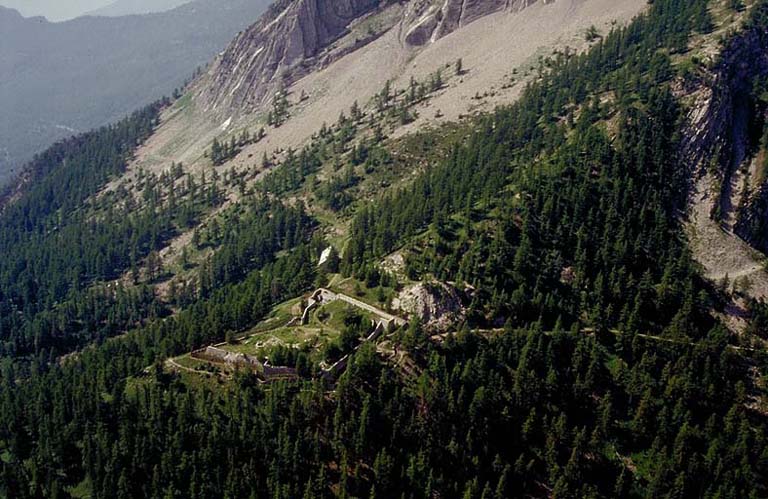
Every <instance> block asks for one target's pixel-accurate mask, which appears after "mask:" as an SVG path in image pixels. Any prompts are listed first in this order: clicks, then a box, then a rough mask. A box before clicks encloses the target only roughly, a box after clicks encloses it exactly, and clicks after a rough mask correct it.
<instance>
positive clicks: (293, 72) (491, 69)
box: [129, 0, 644, 174]
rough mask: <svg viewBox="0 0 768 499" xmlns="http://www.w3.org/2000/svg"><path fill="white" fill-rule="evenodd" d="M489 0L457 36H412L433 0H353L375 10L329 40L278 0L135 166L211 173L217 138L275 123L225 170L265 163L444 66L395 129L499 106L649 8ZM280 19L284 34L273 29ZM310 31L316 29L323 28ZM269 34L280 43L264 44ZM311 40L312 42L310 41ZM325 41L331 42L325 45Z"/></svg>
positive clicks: (170, 117)
mask: <svg viewBox="0 0 768 499" xmlns="http://www.w3.org/2000/svg"><path fill="white" fill-rule="evenodd" d="M476 3H478V2H472V4H473V5H474V4H476ZM479 4H482V5H486V7H487V9H488V14H487V15H485V16H481V17H479V18H476V19H474V20H473V21H472V22H470V23H469V24H467V25H465V26H463V27H462V28H461V29H459V30H456V31H454V32H453V33H451V34H450V35H446V36H443V37H441V38H439V39H435V40H432V41H428V42H426V43H424V44H422V45H412V44H410V43H408V42H407V41H406V40H405V38H406V34H407V32H408V31H409V29H410V28H412V27H413V26H414V25H415V24H418V19H420V17H422V16H423V15H424V12H425V10H426V11H428V10H429V5H431V4H428V3H425V2H417V1H409V2H402V3H400V2H391V3H390V2H384V3H382V4H380V5H379V7H377V8H375V9H373V8H372V7H371V5H372V4H371V3H359V4H358V3H354V4H352V3H351V4H349V5H350V6H355V7H356V8H361V9H363V10H364V11H365V12H364V13H363V14H362V15H361V16H360V17H359V18H357V19H356V20H354V21H352V22H349V24H348V26H347V27H346V28H345V29H344V30H342V31H338V29H339V28H338V26H337V25H336V24H333V23H331V24H333V25H334V26H337V27H336V28H333V29H329V28H327V27H324V28H322V29H321V30H320V32H322V33H324V35H323V36H322V37H320V38H318V37H317V35H316V34H313V35H312V37H305V36H304V35H303V31H302V30H301V29H300V26H301V25H300V23H299V18H297V17H289V16H288V13H293V14H296V13H297V12H310V11H312V10H311V7H310V6H311V5H313V3H312V2H309V1H301V2H282V3H278V4H276V5H275V7H273V8H272V9H271V11H270V13H268V14H267V15H266V17H265V18H264V19H262V20H261V21H260V22H259V23H257V24H256V25H254V26H253V27H251V28H250V29H249V30H247V31H246V32H244V33H243V34H241V35H240V36H239V37H238V38H237V39H236V40H235V41H233V43H232V44H231V45H230V46H229V48H227V50H225V51H224V53H223V54H222V55H221V56H220V57H218V58H217V60H216V61H214V62H213V63H212V65H211V67H210V69H209V71H208V72H206V74H204V75H203V76H202V77H201V78H200V79H199V80H198V81H196V82H195V83H194V84H193V86H192V91H191V92H190V95H189V96H188V97H186V98H185V99H182V100H181V101H179V102H178V103H177V104H176V105H175V106H173V107H172V108H171V109H169V110H168V111H166V112H165V113H164V114H163V117H162V125H161V127H160V129H159V130H158V132H157V133H156V134H155V135H154V136H153V137H152V138H151V139H150V140H149V141H148V143H147V144H145V146H144V147H142V148H141V149H140V151H139V154H138V157H137V161H136V162H135V163H134V164H132V165H130V167H129V174H135V173H136V172H138V171H139V170H141V169H144V170H147V171H152V172H154V173H158V174H159V173H160V172H162V171H163V170H164V169H165V168H167V165H168V164H169V163H170V162H171V161H176V162H179V161H180V162H183V163H184V164H185V165H186V166H187V167H188V168H190V169H192V170H194V171H196V172H200V171H201V170H204V169H206V168H208V167H209V166H210V160H209V159H208V158H206V152H207V151H208V150H209V149H210V148H211V145H212V143H213V140H214V138H217V137H218V138H219V139H223V138H226V139H227V140H229V138H230V137H231V136H233V135H238V134H240V133H241V132H242V131H244V130H250V131H251V132H256V131H257V130H259V129H260V128H261V127H265V129H266V132H267V133H266V136H265V137H264V138H263V139H262V140H260V141H258V142H257V143H251V144H248V145H245V146H244V147H242V148H241V151H240V154H238V155H235V156H233V157H231V158H228V160H227V161H226V168H228V167H230V166H232V167H234V168H236V169H237V170H239V171H246V170H249V169H252V168H253V167H254V166H259V165H258V164H257V163H259V158H261V157H262V156H263V155H264V154H267V155H269V156H271V155H272V154H273V153H274V152H275V151H278V150H280V149H286V148H288V147H294V148H298V147H301V146H303V145H304V144H306V143H307V141H308V140H309V138H310V137H311V136H312V135H313V134H315V133H316V132H318V131H319V130H320V129H321V127H322V124H323V123H324V122H325V123H331V122H332V121H334V120H335V119H336V118H337V117H338V116H339V114H340V113H342V112H345V113H348V112H349V108H350V106H351V105H352V104H353V103H354V102H355V101H357V102H358V104H359V106H361V107H362V108H364V109H367V110H372V109H374V108H375V107H376V104H375V103H374V100H375V97H376V95H378V94H379V93H380V92H381V91H382V89H384V88H385V87H387V86H389V87H391V89H392V92H393V93H394V92H403V91H404V90H406V89H408V88H409V87H410V86H411V85H412V83H413V82H418V83H420V84H425V83H426V82H428V81H429V80H430V79H431V78H432V77H433V75H435V74H436V73H438V72H440V73H441V79H442V80H443V82H442V83H443V84H442V86H441V87H440V88H439V90H438V91H435V92H431V94H430V96H429V98H428V99H423V98H422V99H419V102H418V103H416V105H414V106H412V112H411V115H410V119H409V120H406V121H407V123H405V124H404V125H402V124H401V125H398V126H396V127H393V129H392V130H391V133H393V134H395V135H399V134H403V133H407V132H409V131H412V130H417V129H419V128H422V127H424V126H432V125H440V124H441V123H445V122H448V121H456V120H459V119H460V118H461V117H462V116H464V115H470V114H473V113H477V112H482V111H490V110H492V109H493V107H494V106H495V105H499V104H504V103H509V102H512V101H514V100H515V99H516V98H517V96H518V95H519V93H520V91H521V90H522V89H523V88H524V86H525V84H526V82H528V81H531V80H533V79H535V77H536V73H537V72H538V71H539V70H540V69H541V67H540V66H541V64H542V61H543V60H544V58H546V57H551V56H552V55H553V54H555V53H558V52H563V51H568V50H570V51H572V52H573V51H576V50H583V49H585V48H586V47H588V46H589V44H590V43H594V40H592V41H591V42H588V41H587V40H586V39H585V38H586V37H585V33H586V31H587V30H588V28H590V27H591V26H593V25H594V26H595V29H596V31H597V32H598V34H599V33H600V32H602V33H606V32H607V31H608V30H609V29H610V27H611V26H612V25H614V24H620V23H621V22H625V21H626V20H628V19H630V18H631V17H632V16H634V15H636V14H637V13H638V12H639V11H641V10H642V9H643V8H644V4H643V3H642V2H636V1H635V0H618V1H616V0H586V1H584V0H560V1H557V2H548V1H547V2H545V1H538V2H517V1H516V2H511V3H510V4H509V8H505V9H500V10H499V9H497V3H496V2H488V3H484V2H479ZM327 5H329V6H334V5H336V4H335V3H333V2H329V3H327ZM338 5H344V4H343V2H342V3H339V4H338ZM441 5H442V4H441ZM468 5H469V2H468ZM366 6H367V7H366ZM524 6H527V7H526V8H524V9H523V8H522V7H524ZM329 8H330V7H329ZM435 8H436V7H435ZM300 9H304V10H303V11H302V10H300ZM340 12H345V11H344V9H341V11H340ZM475 12H479V10H475ZM473 17H475V16H473ZM308 19H314V18H308ZM334 19H337V18H336V17H334ZM302 22H306V19H305V20H304V21H302ZM312 22H313V23H315V24H317V23H319V24H320V25H324V23H325V21H322V20H317V19H315V20H312ZM315 24H313V25H312V26H314V25H315ZM278 28H279V29H280V30H282V31H281V33H282V34H283V35H285V36H281V37H278V38H271V37H269V38H264V37H266V36H267V35H266V33H268V32H271V30H277V29H278ZM291 29H294V31H291ZM308 32H310V33H316V32H315V31H314V28H312V29H309V30H308ZM330 33H334V34H332V35H331V34H330ZM596 36H597V35H596ZM262 39H264V40H267V39H268V40H269V44H266V45H260V44H259V42H258V40H262ZM310 39H311V40H313V41H312V42H311V43H310V42H308V41H306V40H310ZM320 39H322V40H325V41H326V45H325V46H323V45H322V44H321V43H316V41H317V40H320ZM289 40H290V42H289ZM305 43H306V45H305ZM287 47H291V50H290V51H286V48H287ZM273 49H274V50H273ZM459 59H461V60H462V64H463V69H462V71H461V72H460V73H461V74H459V75H458V76H457V75H456V71H455V67H454V66H455V64H456V62H457V61H458V60H459ZM388 82H389V83H388ZM279 95H284V96H285V104H286V105H287V107H288V109H287V110H286V113H284V114H285V116H284V117H283V118H282V119H281V120H280V123H279V126H277V127H275V126H270V125H269V121H270V120H269V114H270V111H273V108H274V105H275V103H276V101H280V100H283V99H282V98H277V97H278V96H279ZM254 158H256V159H254Z"/></svg>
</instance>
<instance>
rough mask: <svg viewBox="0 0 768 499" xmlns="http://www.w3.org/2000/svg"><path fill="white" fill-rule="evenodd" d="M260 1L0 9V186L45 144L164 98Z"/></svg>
mask: <svg viewBox="0 0 768 499" xmlns="http://www.w3.org/2000/svg"><path fill="white" fill-rule="evenodd" d="M266 5H267V1H266V0H263V1H250V0H201V1H198V2H194V3H192V4H188V5H185V6H182V7H180V8H179V9H175V10H173V11H170V12H166V13H162V14H154V15H147V16H131V17H126V18H90V17H88V18H80V19H75V20H72V21H68V22H63V23H49V22H47V21H45V20H44V19H42V18H31V19H25V18H22V17H21V16H19V15H18V13H16V12H15V11H13V10H8V9H3V8H0V31H2V33H3V43H2V44H0V74H2V75H3V77H2V78H0V107H2V108H3V115H2V118H0V138H1V139H0V181H3V180H5V179H7V178H8V176H9V175H10V174H11V171H10V170H11V168H14V167H18V166H19V165H20V163H21V162H23V161H25V160H28V159H30V157H31V156H32V155H33V154H34V153H35V152H38V151H40V150H41V149H42V148H44V147H46V146H48V145H49V144H51V143H52V142H53V141H55V140H57V139H59V138H62V137H66V136H69V135H71V134H73V133H77V132H79V131H85V130H88V129H90V128H92V127H94V126H99V125H102V124H104V123H106V122H108V121H112V120H115V119H117V118H118V117H120V116H122V115H124V114H125V113H127V112H129V111H131V110H133V109H135V108H137V107H139V106H141V105H143V104H146V103H148V102H151V101H152V100H154V99H157V98H159V97H160V96H162V95H169V94H170V93H171V92H172V91H173V89H174V87H177V86H179V85H181V84H182V83H183V82H184V79H185V78H188V77H189V76H190V75H191V73H192V72H193V71H194V70H195V68H196V67H198V66H199V65H202V64H205V63H206V62H207V60H208V59H209V58H210V57H211V56H213V55H214V54H215V53H217V51H218V50H220V49H221V47H222V46H224V44H225V43H226V41H227V40H229V39H230V38H231V36H233V35H234V34H235V33H236V32H237V31H238V30H239V29H241V28H243V27H245V26H247V25H248V24H249V23H250V22H252V20H253V19H256V18H257V17H258V15H259V14H260V13H261V12H262V11H263V10H264V8H265V7H266Z"/></svg>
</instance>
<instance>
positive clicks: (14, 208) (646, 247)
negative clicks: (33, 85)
mask: <svg viewBox="0 0 768 499" xmlns="http://www.w3.org/2000/svg"><path fill="white" fill-rule="evenodd" d="M747 8H748V10H747ZM723 13H725V15H727V16H734V15H740V16H743V18H744V22H743V23H742V25H741V26H740V28H739V29H738V30H731V31H729V32H728V33H724V34H721V35H718V36H720V37H721V40H720V41H719V43H718V44H716V45H717V46H718V48H719V50H723V49H724V48H727V47H728V46H729V45H730V44H733V43H738V41H739V39H740V38H739V37H745V36H750V37H753V38H755V39H757V40H759V41H760V43H762V44H764V47H766V48H768V1H765V0H755V1H754V2H747V4H742V3H741V2H731V1H726V2H719V1H718V2H715V1H713V2H708V1H706V0H654V1H653V2H652V3H651V5H650V6H649V9H648V11H647V13H646V14H643V15H641V16H640V17H638V18H637V19H636V20H635V21H633V22H632V23H631V24H629V25H628V26H626V27H617V28H616V29H614V30H613V31H612V32H611V33H609V34H606V35H605V36H604V37H602V38H600V40H599V41H596V42H595V44H594V46H593V47H592V48H591V50H589V51H587V52H585V53H583V54H580V55H575V54H572V53H571V54H559V55H557V56H556V57H554V58H552V59H550V60H548V61H547V63H546V69H545V70H542V73H541V77H540V78H537V79H535V80H534V81H532V82H531V83H530V84H528V85H527V87H526V88H525V90H524V91H523V93H522V96H521V98H520V99H519V100H518V101H517V102H516V103H514V104H512V105H510V106H506V107H502V108H499V109H498V110H496V111H495V112H494V113H492V114H489V115H481V116H478V117H475V118H472V119H468V120H465V121H464V122H462V123H461V124H458V125H455V128H449V127H445V128H436V129H433V130H429V131H426V132H424V133H423V135H421V136H419V137H418V139H414V140H415V141H416V140H418V141H421V144H423V147H421V150H420V152H419V154H413V155H412V156H411V161H413V164H409V163H407V161H406V162H405V163H403V160H402V159H399V160H395V159H393V158H402V157H403V155H402V154H398V153H399V152H400V150H399V148H407V145H408V142H407V140H406V141H405V142H403V141H398V140H388V139H386V138H384V137H383V136H381V134H380V133H377V134H373V135H372V136H371V137H366V138H365V139H364V140H362V141H361V142H359V143H355V144H354V146H352V144H351V142H352V139H351V137H354V136H355V129H356V127H357V126H358V125H359V126H360V127H361V128H362V123H363V120H362V118H360V117H358V116H356V114H357V113H355V112H352V113H350V114H351V118H347V117H345V116H342V117H341V118H340V119H339V122H338V123H337V125H336V126H334V127H331V128H330V129H329V128H327V127H325V126H323V130H322V132H320V133H318V134H316V136H315V137H314V141H313V143H312V144H311V145H310V146H307V148H305V149H304V150H302V151H299V152H294V151H288V153H287V154H286V159H285V160H284V161H283V162H282V164H280V165H277V166H275V167H274V169H272V170H271V172H270V173H269V174H265V175H263V176H261V177H259V179H258V182H257V183H256V184H255V187H254V188H248V187H246V185H245V178H241V177H237V175H235V174H234V173H226V172H225V173H224V174H220V173H219V172H218V171H217V170H215V169H214V170H213V174H210V175H203V176H202V178H199V177H195V176H193V175H192V174H191V173H190V172H186V171H185V169H184V167H183V166H182V165H178V164H174V165H172V168H171V169H170V170H169V171H168V172H167V173H166V174H164V175H163V176H154V175H146V176H143V177H139V178H138V179H137V180H136V183H137V187H136V191H137V192H140V193H141V195H140V197H139V201H137V200H136V199H135V198H134V197H133V195H131V194H129V193H127V192H122V191H121V190H120V189H119V188H117V189H114V190H104V189H103V187H104V185H105V184H106V182H107V181H108V180H109V179H111V178H114V175H115V174H118V173H120V172H122V171H123V170H124V169H125V167H126V162H127V161H128V160H129V159H130V157H131V155H132V154H133V152H134V151H135V148H136V147H137V146H138V145H139V144H140V143H142V142H143V141H144V140H146V139H147V137H148V136H149V135H150V134H151V133H152V130H153V128H154V126H155V125H156V123H157V118H158V113H159V111H160V110H161V109H162V108H163V106H165V105H167V104H168V103H167V102H160V103H158V104H156V105H154V106H150V107H149V108H147V109H145V110H143V111H141V112H138V113H135V114H134V115H132V116H131V117H129V118H127V119H126V120H124V121H122V122H121V123H119V124H117V125H115V126H112V127H108V128H104V129H101V130H97V131H94V132H92V133H90V134H86V135H84V136H81V137H78V138H76V139H73V140H71V141H68V142H65V143H62V144H60V145H58V146H56V147H54V148H53V149H51V150H49V151H48V152H46V153H45V154H43V155H41V156H40V157H39V158H38V159H37V160H36V161H35V162H34V163H33V164H32V165H31V168H32V171H33V172H34V175H35V177H36V180H35V182H34V183H33V184H32V185H30V187H29V188H28V189H27V190H26V191H24V192H23V193H21V194H20V195H19V197H18V199H15V200H9V201H8V203H7V205H6V207H5V208H4V211H3V212H2V214H0V254H1V255H2V260H0V338H1V339H2V342H3V343H2V352H1V353H2V356H3V357H2V373H1V376H0V465H1V466H2V469H1V472H2V480H0V496H2V495H4V496H5V497H9V498H26V497H30V498H31V497H95V498H102V497H103V498H112V497H117V498H128V497H163V498H208V497H228V498H235V497H265V498H266V497H269V498H273V499H293V498H304V499H313V498H330V497H342V498H353V497H357V498H370V499H373V498H424V499H431V498H454V497H455V498H463V499H502V498H508V497H557V498H570V497H574V498H576V497H579V498H581V497H670V498H685V497H707V498H719V497H734V498H735V497H750V498H752V497H754V498H758V497H767V496H768V440H767V438H768V398H767V397H768V393H766V380H765V375H766V374H767V373H766V370H767V369H768V350H767V349H766V345H765V343H764V342H763V341H762V340H763V339H764V338H765V337H766V327H768V326H766V324H768V320H766V315H768V314H766V313H765V310H764V308H765V306H764V305H762V304H758V303H754V304H753V305H754V314H753V316H752V317H751V318H749V321H750V322H749V326H748V328H747V330H746V331H744V332H742V333H740V334H736V333H734V332H732V331H730V330H729V329H728V328H727V327H726V326H725V325H724V324H723V323H722V321H721V317H722V314H723V309H724V308H725V305H726V303H727V301H728V296H727V295H728V293H730V290H729V289H728V288H727V287H722V286H716V285H715V284H713V283H711V282H709V281H707V280H705V279H704V278H703V277H702V271H701V268H700V266H699V265H697V264H696V263H695V262H694V260H693V258H692V255H691V252H690V250H689V245H688V240H687V238H686V235H685V233H684V231H683V230H682V221H681V210H682V207H684V206H685V204H686V199H687V195H688V191H689V188H690V181H691V175H692V174H691V171H690V170H689V165H688V164H687V163H686V161H685V159H684V158H683V157H682V152H681V127H682V124H683V119H684V116H685V113H686V112H687V109H686V105H687V104H686V103H685V102H683V100H682V99H681V95H682V94H683V92H682V91H681V88H682V89H684V88H685V87H686V84H687V82H689V81H692V79H691V78H690V76H691V72H692V71H693V70H692V65H695V64H698V63H699V62H696V61H693V60H692V59H693V57H697V56H696V55H693V54H691V53H689V47H690V43H691V40H693V39H694V38H696V39H704V38H707V37H709V36H714V35H712V31H713V30H714V29H715V27H716V26H719V25H720V24H722V23H723V22H724V21H723V19H722V18H721V17H720V16H722V15H724V14H723ZM713 63H714V64H716V61H714V62H713ZM744 63H745V64H749V63H750V61H744ZM756 88H761V87H756ZM355 107H357V104H355ZM406 112H407V109H406ZM757 125H758V124H756V125H755V126H757ZM759 126H760V127H763V126H765V123H759ZM377 131H378V132H381V130H380V129H377ZM404 143H405V144H406V145H404ZM264 161H265V162H267V161H269V160H268V159H267V158H266V156H265V160H264ZM398 161H399V162H398ZM417 163H418V165H417ZM324 165H331V167H332V168H333V171H335V172H337V173H335V174H334V176H333V177H332V178H324V179H320V178H318V176H317V172H318V170H319V169H320V168H321V167H323V166H324ZM424 165H426V166H424ZM409 167H410V169H409V170H408V172H407V175H406V174H403V175H401V176H402V177H406V176H407V180H406V181H403V182H397V183H394V181H392V183H390V180H391V179H389V177H387V176H386V175H387V172H391V171H396V170H397V169H399V168H405V169H408V168H409ZM369 178H374V179H376V180H375V183H374V184H373V187H372V188H370V190H365V189H366V188H367V187H366V186H368V185H369V184H366V181H368V180H367V179H369ZM381 179H385V180H381ZM225 186H230V187H231V186H238V187H237V188H235V189H234V190H236V191H237V192H238V198H237V200H236V201H235V202H228V201H227V200H226V199H225V196H224V195H223V194H222V191H223V190H224V187H225ZM307 200H314V201H317V202H318V203H317V204H318V205H319V206H315V205H313V204H312V203H307V202H306V201H307ZM211 213H214V214H215V215H213V218H209V219H208V220H209V222H207V223H205V224H201V220H202V219H203V218H204V217H207V216H212V215H210V214H211ZM210 220H214V221H215V223H213V222H210ZM185 233H193V236H192V243H191V246H190V247H193V248H194V249H195V251H196V253H194V254H191V255H189V258H188V259H186V260H184V262H183V264H182V265H180V266H178V267H176V266H175V267H173V268H169V267H168V266H166V267H165V268H163V265H161V263H160V262H162V258H161V257H160V256H159V254H160V253H161V252H162V251H163V250H164V248H166V247H167V246H168V244H169V241H170V240H172V239H173V238H174V237H177V236H179V235H180V234H185ZM329 246H330V247H333V248H335V249H338V250H339V251H338V253H340V256H336V254H334V253H333V252H331V254H333V255H334V258H331V259H330V261H331V262H332V263H327V262H326V263H324V264H323V265H318V258H319V256H320V254H321V253H322V252H323V250H324V249H326V248H329ZM395 253H396V254H397V255H400V256H402V258H403V261H404V264H403V266H404V271H403V274H404V275H399V274H398V273H397V272H390V271H389V270H388V269H387V268H386V266H385V265H383V264H382V262H383V261H385V260H386V259H387V258H388V257H390V256H392V255H393V254H395ZM185 255H186V253H185ZM195 258H197V259H195ZM164 274H173V275H174V276H175V277H174V279H173V280H170V281H169V280H168V279H169V278H168V276H166V275H164ZM332 276H333V277H332ZM335 278H338V279H342V278H347V279H350V282H355V283H356V286H357V287H358V288H360V296H361V297H363V296H364V293H365V291H366V290H377V292H378V293H380V294H381V295H382V298H384V296H383V295H385V294H386V293H388V292H389V290H392V289H397V288H398V287H401V286H402V285H403V284H404V283H405V282H406V281H407V282H409V283H414V282H429V281H432V280H437V281H440V282H447V283H450V284H451V286H452V287H454V288H455V289H460V290H466V293H465V295H464V296H466V301H467V307H466V308H467V313H466V318H465V319H463V320H460V321H457V322H456V323H453V324H451V325H450V327H448V328H447V330H445V331H437V332H436V331H432V330H428V329H427V328H426V327H425V326H424V325H423V324H421V323H420V321H419V320H411V321H410V324H409V325H407V326H404V327H400V328H398V329H397V330H396V331H395V332H394V333H393V334H392V335H391V336H390V337H389V338H388V340H387V341H389V342H391V343H392V344H393V345H394V346H393V348H394V351H395V353H396V354H397V353H398V352H399V353H401V354H402V355H401V356H400V357H399V359H401V361H398V362H394V361H392V359H393V358H398V357H397V356H394V357H392V356H388V355H385V354H384V353H383V351H382V349H381V348H379V346H377V345H375V344H372V343H370V342H368V343H361V344H360V347H359V348H358V349H357V350H356V351H355V352H354V354H353V355H352V356H351V360H350V362H349V367H348V368H347V370H346V371H345V372H344V373H343V374H342V375H341V376H340V378H339V379H338V380H333V379H329V378H328V377H323V376H313V375H312V373H317V372H319V367H320V366H319V364H316V365H310V366H307V367H306V371H307V372H308V373H310V374H309V375H305V376H302V377H301V379H299V380H292V381H278V382H275V383H271V384H263V383H260V382H259V380H258V379H257V378H256V376H254V375H253V374H251V373H249V372H245V371H237V372H235V374H234V375H233V376H231V379H227V380H225V381H222V378H214V377H209V378H205V380H204V381H202V382H201V381H199V379H198V378H194V377H190V376H185V375H183V374H182V373H181V372H180V371H179V370H173V369H168V366H167V363H165V361H166V359H168V358H169V357H173V356H177V355H180V354H182V353H185V352H188V351H190V350H192V349H195V348H199V347H202V346H205V345H208V344H210V343H214V342H217V341H223V340H225V338H226V339H227V342H229V343H231V342H232V341H233V340H232V336H233V335H236V334H240V333H242V332H243V331H246V330H248V329H249V328H252V327H253V326H254V325H256V324H257V323H260V321H261V320H262V319H264V318H265V317H267V316H268V314H270V311H271V310H273V307H275V306H276V305H278V304H280V303H281V302H284V301H285V300H289V299H292V298H296V297H299V296H302V295H303V294H304V293H306V292H308V291H310V290H311V289H312V288H313V287H318V286H326V285H328V282H329V281H330V280H332V279H335ZM167 282H173V283H174V286H176V284H177V283H178V285H179V286H181V289H174V291H173V292H170V291H163V292H161V285H163V284H166V283H167ZM363 288H364V289H363ZM379 301H380V302H382V303H383V302H384V301H386V300H379ZM382 306H385V305H382ZM761 337H762V338H761ZM310 353H311V352H308V351H307V350H300V355H304V354H306V356H305V361H306V358H309V357H310V356H309V354H310ZM283 355H284V356H290V355H286V354H283ZM403 359H405V360H403ZM273 360H274V357H273ZM195 380H197V381H195ZM216 380H218V381H216Z"/></svg>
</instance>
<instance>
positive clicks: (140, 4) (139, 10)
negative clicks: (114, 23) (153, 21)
mask: <svg viewBox="0 0 768 499" xmlns="http://www.w3.org/2000/svg"><path fill="white" fill-rule="evenodd" d="M189 2H190V0H163V1H158V0H116V1H114V2H112V3H110V4H109V5H105V6H104V7H99V8H98V9H95V10H91V11H88V12H86V13H85V14H84V15H86V16H104V17H120V16H130V15H136V14H149V13H151V12H165V11H167V10H171V9H175V8H176V7H178V6H180V5H184V4H186V3H189Z"/></svg>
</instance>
